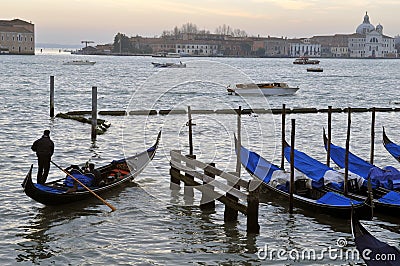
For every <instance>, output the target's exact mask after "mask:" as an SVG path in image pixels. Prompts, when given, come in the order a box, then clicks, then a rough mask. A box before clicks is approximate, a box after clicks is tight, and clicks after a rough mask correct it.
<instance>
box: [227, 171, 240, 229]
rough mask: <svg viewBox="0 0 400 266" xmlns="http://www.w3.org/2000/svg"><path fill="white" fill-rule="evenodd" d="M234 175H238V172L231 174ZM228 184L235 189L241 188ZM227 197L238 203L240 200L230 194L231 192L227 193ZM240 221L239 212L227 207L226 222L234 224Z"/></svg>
mask: <svg viewBox="0 0 400 266" xmlns="http://www.w3.org/2000/svg"><path fill="white" fill-rule="evenodd" d="M230 174H232V175H237V172H230ZM227 184H228V185H229V186H231V187H233V188H239V186H237V185H235V184H233V183H231V182H229V181H227ZM226 197H227V198H230V199H232V200H233V201H235V202H238V201H239V199H238V198H237V197H235V196H233V195H232V194H229V192H227V193H226ZM237 219H238V211H237V210H235V209H233V208H231V207H229V206H228V205H225V211H224V221H225V222H232V221H237Z"/></svg>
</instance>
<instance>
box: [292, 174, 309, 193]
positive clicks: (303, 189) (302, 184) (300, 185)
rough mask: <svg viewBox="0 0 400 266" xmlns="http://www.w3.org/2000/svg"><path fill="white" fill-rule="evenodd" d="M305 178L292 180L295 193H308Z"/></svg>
mask: <svg viewBox="0 0 400 266" xmlns="http://www.w3.org/2000/svg"><path fill="white" fill-rule="evenodd" d="M307 181H308V180H307V179H304V178H302V179H297V180H296V181H295V182H294V188H295V193H296V194H297V195H301V196H302V195H306V194H307V193H308V187H307Z"/></svg>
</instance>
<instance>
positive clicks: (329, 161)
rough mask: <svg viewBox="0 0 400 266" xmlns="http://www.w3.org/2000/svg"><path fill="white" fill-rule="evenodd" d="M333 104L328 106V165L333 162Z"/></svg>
mask: <svg viewBox="0 0 400 266" xmlns="http://www.w3.org/2000/svg"><path fill="white" fill-rule="evenodd" d="M331 137H332V106H328V144H327V145H328V147H326V165H327V166H330V164H331Z"/></svg>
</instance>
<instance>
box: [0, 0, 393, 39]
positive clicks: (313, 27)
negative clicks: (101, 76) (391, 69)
mask: <svg viewBox="0 0 400 266" xmlns="http://www.w3.org/2000/svg"><path fill="white" fill-rule="evenodd" d="M0 6H1V9H0V10H1V12H0V14H1V16H2V17H0V19H13V18H20V19H23V20H27V21H32V23H34V24H35V31H36V42H37V43H58V44H78V45H80V41H81V40H92V41H94V42H95V43H96V44H101V43H110V42H112V41H113V38H114V36H115V34H116V33H118V32H122V33H124V34H126V35H128V36H133V35H137V34H138V35H141V36H159V35H160V34H161V33H162V31H163V30H172V29H173V27H174V26H178V27H180V26H181V25H183V24H185V23H187V22H191V23H193V24H196V25H197V27H198V29H206V30H209V31H210V32H214V31H215V29H216V28H217V27H218V26H220V25H223V24H226V25H229V26H231V27H232V28H238V29H241V30H244V31H246V32H247V33H248V34H249V35H252V36H257V35H260V36H268V35H270V36H275V37H281V36H284V37H288V38H294V37H311V36H313V35H330V34H335V33H354V32H355V29H356V28H357V26H358V25H359V24H361V23H362V20H363V17H364V14H365V12H366V11H368V15H369V17H370V21H371V23H372V24H373V25H374V26H376V25H377V24H378V23H380V24H382V25H383V32H384V34H385V35H388V36H391V37H394V36H395V35H398V34H400V16H399V14H398V11H399V10H400V1H399V0H379V1H377V0H374V1H371V0H347V1H346V0H333V1H331V0H197V1H193V0H114V1H112V0H1V4H0Z"/></svg>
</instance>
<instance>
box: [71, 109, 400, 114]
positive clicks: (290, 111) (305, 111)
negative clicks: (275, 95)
mask: <svg viewBox="0 0 400 266" xmlns="http://www.w3.org/2000/svg"><path fill="white" fill-rule="evenodd" d="M373 111H375V112H400V107H396V108H395V107H371V108H357V107H352V108H351V112H352V113H366V112H373ZM241 112H242V114H274V115H275V114H282V113H285V114H315V113H328V112H331V113H347V112H348V108H331V109H329V108H320V109H318V108H272V109H263V108H257V109H242V111H241ZM191 113H192V114H237V109H217V110H207V109H198V110H191ZM66 114H68V115H86V114H91V111H89V110H86V111H85V110H82V111H71V112H68V113H66ZM98 114H99V115H109V116H127V115H130V116H133V115H184V114H187V111H186V110H183V109H172V110H166V109H161V110H154V109H152V110H133V111H126V110H102V111H99V112H98Z"/></svg>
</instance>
